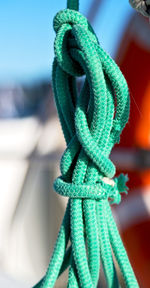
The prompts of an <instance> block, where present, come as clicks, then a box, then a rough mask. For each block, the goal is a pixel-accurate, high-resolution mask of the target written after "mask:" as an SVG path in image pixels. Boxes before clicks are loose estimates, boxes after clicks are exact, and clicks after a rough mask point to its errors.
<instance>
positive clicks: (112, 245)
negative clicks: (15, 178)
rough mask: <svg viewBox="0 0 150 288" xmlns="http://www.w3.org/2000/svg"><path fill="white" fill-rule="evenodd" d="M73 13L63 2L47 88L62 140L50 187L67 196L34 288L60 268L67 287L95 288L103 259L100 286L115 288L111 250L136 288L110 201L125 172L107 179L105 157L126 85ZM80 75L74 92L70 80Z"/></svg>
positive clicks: (116, 198) (47, 283)
mask: <svg viewBox="0 0 150 288" xmlns="http://www.w3.org/2000/svg"><path fill="white" fill-rule="evenodd" d="M76 10H78V1H75V0H74V1H73V0H72V1H69V0H68V9H65V10H63V11H60V12H59V13H58V14H57V15H56V16H55V18H54V29H55V31H56V39H55V44H54V49H55V60H54V64H53V90H54V95H55V101H56V106H57V110H58V115H59V118H60V122H61V125H62V130H63V132H64V136H65V139H66V143H67V148H66V150H65V152H64V154H63V156H62V159H61V165H60V169H61V177H59V178H57V179H56V180H55V182H54V188H55V190H56V192H57V193H59V194H60V195H63V196H67V197H69V198H70V199H69V201H68V205H67V209H66V213H65V216H64V219H63V222H62V225H61V228H60V231H59V235H58V238H57V241H56V244H55V248H54V252H53V255H52V258H51V261H50V264H49V267H48V270H47V273H46V275H45V277H44V278H43V279H42V280H41V281H40V282H39V283H38V284H37V285H36V286H34V287H36V288H38V287H41V288H47V287H49V288H52V287H54V285H55V282H56V280H57V278H58V277H59V275H60V274H61V273H62V272H63V271H64V270H65V269H67V267H69V277H68V286H67V287H68V288H79V287H81V288H92V287H93V288H94V287H97V284H98V279H99V271H100V262H102V265H103V270H104V274H105V278H106V281H107V286H108V287H114V288H117V287H119V281H118V278H117V274H116V268H115V265H114V261H113V256H112V251H113V254H114V256H115V258H116V261H117V262H118V265H119V267H120V270H121V272H122V275H123V278H124V281H125V284H126V287H131V288H133V287H138V284H137V281H136V279H135V276H134V272H133V270H132V267H131V265H130V263H129V260H128V257H127V254H126V251H125V248H124V246H123V244H122V241H121V239H120V236H119V233H118V230H117V228H116V225H115V222H114V219H113V217H112V213H111V209H110V204H109V202H110V203H119V202H120V200H121V195H120V193H121V192H126V190H127V187H126V185H125V183H126V181H127V177H126V176H123V175H120V176H119V177H118V178H114V179H113V180H111V179H109V178H112V177H114V175H115V166H114V164H113V163H112V162H111V160H110V159H109V154H110V152H111V149H112V147H113V146H114V144H115V143H118V142H119V138H120V134H121V132H122V130H123V128H124V126H125V124H126V122H127V121H128V116H129V93H128V87H127V84H126V81H125V79H124V77H123V75H122V73H121V72H120V70H119V68H118V66H117V65H116V64H115V62H114V61H113V60H112V59H111V58H110V57H109V55H107V54H106V52H105V51H104V50H103V49H102V48H101V47H100V45H99V42H98V39H97V37H96V35H95V34H94V31H93V29H92V28H91V26H90V24H89V23H88V21H87V19H86V18H85V17H84V16H82V15H81V14H80V13H79V12H78V11H76ZM83 75H85V81H84V85H83V87H82V88H81V91H80V93H79V91H78V90H77V88H76V77H78V76H83ZM69 240H70V246H69V248H68V249H67V246H68V243H69ZM66 249H67V251H66ZM100 260H101V261H100Z"/></svg>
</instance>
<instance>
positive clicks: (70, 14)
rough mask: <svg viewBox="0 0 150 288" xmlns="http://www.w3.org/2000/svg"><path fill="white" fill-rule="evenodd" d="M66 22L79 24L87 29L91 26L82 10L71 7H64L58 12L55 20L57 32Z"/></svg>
mask: <svg viewBox="0 0 150 288" xmlns="http://www.w3.org/2000/svg"><path fill="white" fill-rule="evenodd" d="M64 24H70V25H71V26H73V25H76V24H79V25H81V26H83V27H84V28H85V29H86V30H87V29H88V26H89V24H88V20H87V19H86V18H85V17H84V16H83V15H82V14H81V13H80V12H78V11H75V10H71V9H64V10H61V11H59V12H58V13H57V14H56V16H55V17H54V21H53V27H54V30H55V32H56V33H57V32H58V30H59V29H60V27H61V26H63V25H64Z"/></svg>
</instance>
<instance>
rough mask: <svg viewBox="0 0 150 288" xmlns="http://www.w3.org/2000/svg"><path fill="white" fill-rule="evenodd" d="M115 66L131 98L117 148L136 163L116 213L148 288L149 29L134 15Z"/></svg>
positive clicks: (138, 272)
mask: <svg viewBox="0 0 150 288" xmlns="http://www.w3.org/2000/svg"><path fill="white" fill-rule="evenodd" d="M117 62H118V64H119V66H120V68H121V70H122V72H123V74H124V75H125V78H126V79H127V82H128V85H129V89H130V95H131V112H130V119H129V124H128V125H127V127H126V128H125V132H124V133H123V135H122V138H121V143H120V144H119V147H120V148H122V147H124V148H126V151H131V148H135V150H136V152H137V154H136V155H137V157H136V158H137V159H136V160H135V167H134V169H133V170H132V171H130V170H128V171H127V173H128V174H129V178H130V182H129V187H130V192H131V193H130V192H129V196H128V197H127V198H126V199H124V200H123V201H122V203H121V204H120V205H119V206H118V207H117V208H116V211H117V212H118V215H119V219H122V220H120V223H121V227H122V228H121V229H122V231H121V233H122V237H123V240H124V244H125V246H126V249H127V251H128V254H129V258H130V261H131V263H132V265H133V268H134V271H135V273H136V276H137V279H138V281H139V286H140V287H143V288H149V287H150V275H149V274H150V245H149V243H150V25H149V23H148V21H147V19H145V18H144V17H143V16H141V15H138V14H136V15H134V16H133V17H132V19H131V21H130V23H129V25H128V27H127V29H126V31H125V34H124V36H123V39H122V42H121V45H120V48H119V51H118V55H117ZM118 149H119V148H118ZM128 149H129V150H128ZM122 156H123V155H122ZM136 163H137V165H136ZM118 169H119V167H118Z"/></svg>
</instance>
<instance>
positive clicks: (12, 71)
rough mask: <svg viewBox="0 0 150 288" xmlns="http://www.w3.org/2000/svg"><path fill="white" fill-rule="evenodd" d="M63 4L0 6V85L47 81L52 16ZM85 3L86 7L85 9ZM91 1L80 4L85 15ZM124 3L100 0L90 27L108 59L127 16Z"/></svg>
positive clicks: (32, 1)
mask: <svg viewBox="0 0 150 288" xmlns="http://www.w3.org/2000/svg"><path fill="white" fill-rule="evenodd" d="M66 2H67V1H66V0H61V1H58V0H53V1H52V0H43V1H41V0H21V1H20V0H13V1H12V0H5V1H1V4H0V39H1V41H0V82H4V81H13V82H24V81H30V82H31V81H34V80H36V79H39V78H44V77H46V78H49V77H50V75H51V65H52V59H53V56H54V54H53V41H54V37H55V34H54V32H53V28H52V22H53V16H54V15H55V14H56V12H58V11H59V10H61V9H63V8H65V7H66ZM87 2H88V5H87ZM91 2H92V0H88V1H87V0H81V1H80V3H81V4H80V11H81V13H83V14H84V15H86V14H87V11H88V8H89V7H90V4H91ZM131 13H133V10H132V8H131V7H130V5H129V3H128V0H103V4H102V5H101V9H99V11H98V12H97V17H96V19H95V22H94V23H93V27H94V29H95V31H96V34H97V35H98V38H99V40H100V43H101V45H102V46H103V48H104V49H105V50H106V51H108V52H109V53H110V54H111V55H112V56H114V55H115V51H116V47H117V44H118V41H119V39H120V36H121V35H122V31H123V29H124V28H125V25H126V22H127V21H128V17H129V15H131Z"/></svg>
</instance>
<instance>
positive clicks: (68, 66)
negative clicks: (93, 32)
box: [53, 9, 91, 76]
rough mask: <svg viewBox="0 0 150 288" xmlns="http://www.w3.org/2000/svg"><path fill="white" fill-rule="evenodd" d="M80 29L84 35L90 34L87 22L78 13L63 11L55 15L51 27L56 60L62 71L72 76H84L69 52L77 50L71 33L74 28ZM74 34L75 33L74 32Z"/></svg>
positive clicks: (68, 10)
mask: <svg viewBox="0 0 150 288" xmlns="http://www.w3.org/2000/svg"><path fill="white" fill-rule="evenodd" d="M78 26H80V27H82V29H83V30H84V33H86V32H88V30H89V32H90V29H91V28H90V24H89V23H88V20H87V19H86V18H85V17H84V16H83V15H82V14H80V13H79V12H78V11H75V10H70V9H64V10H61V11H60V12H58V13H57V14H56V16H55V17H54V21H53V27H54V30H55V32H56V38H55V43H54V51H55V55H56V59H57V62H58V64H59V65H60V67H61V68H62V69H63V71H65V72H67V73H68V74H69V75H72V76H82V75H83V74H84V71H83V68H82V67H81V65H80V64H79V63H78V62H76V61H74V59H73V58H72V56H71V50H73V49H74V48H76V49H79V47H78V44H77V43H76V39H75V35H74V33H73V30H74V29H73V28H74V27H76V28H77V27H78ZM74 32H75V31H74Z"/></svg>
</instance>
